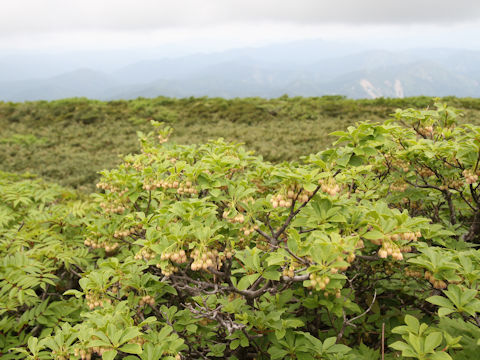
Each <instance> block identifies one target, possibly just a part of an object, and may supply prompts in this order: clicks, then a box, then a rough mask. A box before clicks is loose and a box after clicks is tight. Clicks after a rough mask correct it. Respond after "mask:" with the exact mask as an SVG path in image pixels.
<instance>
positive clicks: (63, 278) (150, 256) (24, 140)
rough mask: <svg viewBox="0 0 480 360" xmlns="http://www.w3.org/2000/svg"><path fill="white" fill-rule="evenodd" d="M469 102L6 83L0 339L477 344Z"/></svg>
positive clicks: (226, 352)
mask: <svg viewBox="0 0 480 360" xmlns="http://www.w3.org/2000/svg"><path fill="white" fill-rule="evenodd" d="M445 100H448V103H449V105H447V104H446V103H444V101H445ZM452 105H455V106H458V107H459V108H461V109H462V110H461V111H460V110H457V109H456V108H454V107H452ZM398 108H401V109H398ZM402 109H403V110H402ZM479 109H480V100H476V99H455V98H450V99H442V100H438V99H437V100H436V101H435V103H433V100H432V99H429V98H412V99H399V100H390V99H377V100H361V101H352V100H348V99H343V98H338V97H324V98H316V99H303V98H286V97H284V98H279V99H274V100H263V99H256V98H255V99H235V100H229V101H227V100H222V99H180V100H173V99H166V98H158V99H153V100H146V99H138V100H135V101H129V102H127V101H125V102H110V103H103V102H96V101H90V100H84V99H74V100H62V101H55V102H51V103H47V102H35V103H24V104H10V103H3V104H0V114H1V115H0V116H1V117H2V118H1V121H2V124H4V125H5V126H3V125H2V129H5V130H3V131H2V135H1V139H2V140H1V141H0V143H1V144H0V145H1V146H2V150H3V152H2V155H1V156H3V159H2V166H3V169H4V170H8V171H9V172H1V173H0V254H1V256H0V284H1V286H0V358H2V359H31V360H33V359H35V360H36V359H57V360H66V359H82V360H89V359H100V358H101V359H105V360H113V359H129V360H133V359H142V360H160V359H165V360H168V359H171V360H173V359H175V360H178V359H232V360H234V359H238V360H241V359H258V360H260V359H300V360H301V359H304V360H311V359H325V360H334V359H346V360H357V359H359V360H362V359H363V360H385V359H387V360H392V359H418V360H450V359H454V360H469V359H472V360H473V359H477V358H478V350H479V348H480V315H479V314H480V296H479V294H478V291H479V281H480V250H478V244H480V188H479V186H480V181H479V176H480V126H479V124H478V117H477V116H476V115H477V112H478V111H479ZM365 119H368V120H370V121H364V120H365ZM302 132H303V133H302ZM329 134H330V135H329ZM219 136H222V137H224V139H216V138H217V137H219ZM302 139H304V141H305V142H306V144H302ZM232 140H234V141H233V142H232ZM238 142H244V143H246V145H245V146H242V145H239V144H238ZM257 142H258V144H257ZM252 149H254V150H257V152H253V151H252ZM128 153H129V154H128ZM120 154H123V156H122V157H119V156H118V155H120ZM259 154H261V155H263V156H261V155H259ZM97 167H100V168H101V167H103V168H104V169H105V170H103V171H101V173H100V175H99V177H97V175H96V174H95V171H97V170H98V168H97ZM25 171H28V172H30V173H35V174H38V175H40V176H37V175H32V174H20V173H21V172H25ZM12 172H17V174H14V173H12ZM89 182H91V183H89ZM55 183H61V184H62V185H57V184H55ZM72 187H75V188H77V190H75V189H72ZM91 187H94V188H95V190H94V191H91V192H90V193H88V191H89V190H90V189H91Z"/></svg>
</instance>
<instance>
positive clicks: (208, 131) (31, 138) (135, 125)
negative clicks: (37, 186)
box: [0, 96, 480, 191]
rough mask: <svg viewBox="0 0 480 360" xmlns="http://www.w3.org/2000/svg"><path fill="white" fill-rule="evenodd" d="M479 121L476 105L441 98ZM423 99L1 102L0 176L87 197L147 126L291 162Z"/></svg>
mask: <svg viewBox="0 0 480 360" xmlns="http://www.w3.org/2000/svg"><path fill="white" fill-rule="evenodd" d="M445 100H446V101H448V102H449V103H450V104H451V105H453V106H456V107H458V108H460V109H462V110H463V111H464V114H465V117H464V119H463V120H462V121H465V122H467V123H476V122H477V121H478V119H480V116H479V112H480V100H478V99H468V98H466V99H456V98H448V99H445ZM432 105H433V100H432V99H431V98H428V97H416V98H406V99H375V100H351V99H344V98H342V97H335V96H333V97H332V96H330V97H322V98H300V97H296V98H288V97H281V98H278V99H272V100H266V99H261V98H247V99H233V100H225V99H221V98H188V99H171V98H162V97H160V98H156V99H137V100H130V101H111V102H102V101H94V100H86V99H66V100H57V101H52V102H46V101H43V102H42V101H38V102H25V103H1V102H0V129H1V130H0V170H3V171H10V172H22V173H23V172H31V173H35V174H39V175H41V176H42V177H43V178H45V179H47V180H50V181H54V182H56V183H60V184H62V185H64V186H70V187H75V188H78V189H81V190H85V191H92V190H93V185H92V184H94V183H95V182H96V181H98V174H97V173H98V172H99V171H101V170H103V169H111V168H113V167H115V166H116V165H118V164H119V163H120V161H121V158H120V156H119V155H124V154H128V153H132V152H136V151H139V146H138V142H137V140H136V139H137V136H136V132H137V131H138V130H140V131H144V132H145V131H150V130H151V127H150V120H151V119H153V120H157V121H164V122H167V123H168V124H170V126H172V127H173V128H174V129H175V132H174V133H173V135H172V140H173V141H175V142H177V143H180V144H199V143H204V142H206V141H208V140H210V139H217V138H220V137H222V138H224V139H226V140H227V141H234V142H243V143H245V145H246V147H247V148H249V149H252V150H255V151H257V153H259V154H260V155H262V156H263V157H264V158H265V159H266V160H269V161H275V162H278V161H284V160H295V159H298V158H299V157H300V156H301V155H308V154H311V153H315V152H317V151H320V150H322V149H324V148H325V147H326V146H328V145H329V144H330V143H331V142H332V141H333V140H334V138H333V137H330V136H328V134H329V133H331V132H332V131H335V130H340V129H345V128H346V127H347V126H349V125H353V124H354V123H355V122H356V121H361V120H372V121H383V120H384V119H385V118H387V117H388V116H389V115H390V114H391V113H392V112H394V111H395V109H397V108H405V107H417V108H425V107H427V106H432Z"/></svg>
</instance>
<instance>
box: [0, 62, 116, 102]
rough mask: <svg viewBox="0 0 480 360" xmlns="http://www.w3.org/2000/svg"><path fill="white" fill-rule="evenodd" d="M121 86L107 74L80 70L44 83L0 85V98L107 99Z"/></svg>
mask: <svg viewBox="0 0 480 360" xmlns="http://www.w3.org/2000/svg"><path fill="white" fill-rule="evenodd" d="M118 86H120V84H119V82H118V81H117V80H115V79H114V78H113V77H111V76H109V75H108V74H104V73H101V72H99V71H93V70H90V69H78V70H75V71H71V72H67V73H64V74H61V75H58V76H54V77H51V78H45V79H33V80H23V81H15V82H3V83H0V97H1V98H3V99H6V100H10V101H24V100H54V99H61V98H67V97H79V96H88V97H90V98H99V99H102V98H105V97H106V94H107V93H108V92H109V90H110V91H113V89H115V88H117V87H118Z"/></svg>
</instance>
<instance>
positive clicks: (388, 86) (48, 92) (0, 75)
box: [0, 40, 480, 101]
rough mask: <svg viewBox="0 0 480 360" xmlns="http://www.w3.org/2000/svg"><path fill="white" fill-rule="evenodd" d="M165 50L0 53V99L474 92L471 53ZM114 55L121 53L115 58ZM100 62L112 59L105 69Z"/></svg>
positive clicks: (308, 44) (309, 44)
mask: <svg viewBox="0 0 480 360" xmlns="http://www.w3.org/2000/svg"><path fill="white" fill-rule="evenodd" d="M353 51H356V52H353ZM164 53H167V54H170V53H169V52H168V51H166V52H165V51H164V52H162V51H161V50H160V49H158V50H157V51H156V52H155V51H153V50H152V52H151V53H150V54H149V56H152V57H150V58H148V57H147V58H145V59H144V60H141V61H137V59H136V56H137V55H135V54H131V53H126V52H125V51H118V52H112V53H110V52H108V51H106V52H105V54H104V55H105V56H104V57H102V58H101V59H99V60H98V61H97V62H95V58H94V56H95V54H100V53H99V52H91V53H79V54H77V55H78V56H77V58H76V59H75V60H72V59H70V60H69V57H68V56H67V55H65V54H63V55H58V56H56V57H55V56H54V57H52V60H51V62H49V61H48V57H46V55H42V56H39V57H35V58H28V57H25V56H24V57H18V56H14V55H10V56H4V57H3V58H0V100H7V101H23V100H38V99H45V100H51V99H58V98H65V97H73V96H85V97H89V98H97V99H122V98H124V99H130V98H136V97H139V96H142V97H155V96H159V95H164V96H174V97H186V96H222V97H226V98H231V97H244V96H262V97H277V96H281V95H283V94H288V95H291V96H296V95H302V96H321V95H327V94H342V95H346V96H349V97H352V98H362V97H367V98H369V97H378V96H384V97H403V96H413V95H431V96H442V95H456V96H474V97H477V96H480V52H478V51H470V50H461V49H412V50H403V51H396V52H392V51H385V50H375V49H373V50H372V49H370V50H368V49H363V48H361V47H360V46H357V47H355V46H347V45H346V44H334V43H330V42H324V41H321V40H311V41H300V42H291V43H287V44H275V45H269V46H265V47H260V48H242V49H233V50H228V51H223V52H216V53H198V54H190V55H181V54H180V55H178V56H170V57H166V56H161V55H162V54H164ZM121 54H123V55H125V56H124V58H123V59H121V60H118V61H117V60H115V59H114V58H115V56H118V55H121ZM145 54H146V53H145ZM155 54H157V55H158V56H159V57H158V58H155V57H154V55H155ZM107 60H109V61H112V66H111V67H110V68H109V67H108V62H107ZM122 63H123V65H122ZM127 63H128V65H125V64H127ZM84 64H85V65H88V66H82V65H84ZM36 74H41V75H42V76H35V75H36Z"/></svg>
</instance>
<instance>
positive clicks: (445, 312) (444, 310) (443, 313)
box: [438, 307, 455, 317]
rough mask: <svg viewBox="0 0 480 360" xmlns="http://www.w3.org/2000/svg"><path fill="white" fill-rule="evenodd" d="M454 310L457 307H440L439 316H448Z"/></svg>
mask: <svg viewBox="0 0 480 360" xmlns="http://www.w3.org/2000/svg"><path fill="white" fill-rule="evenodd" d="M454 311H455V309H448V308H444V307H442V308H440V309H438V316H440V317H443V316H447V315H449V314H451V313H453V312H454Z"/></svg>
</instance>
